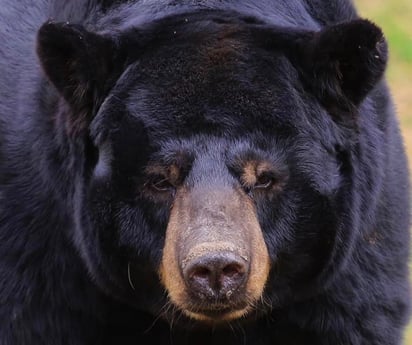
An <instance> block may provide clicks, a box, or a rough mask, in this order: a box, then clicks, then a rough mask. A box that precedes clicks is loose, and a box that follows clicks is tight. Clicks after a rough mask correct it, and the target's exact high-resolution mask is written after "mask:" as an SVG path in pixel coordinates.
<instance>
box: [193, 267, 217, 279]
mask: <svg viewBox="0 0 412 345" xmlns="http://www.w3.org/2000/svg"><path fill="white" fill-rule="evenodd" d="M211 274H212V272H211V271H210V269H208V268H207V267H202V266H200V267H194V269H193V270H192V271H191V272H190V274H189V277H190V278H191V279H196V278H199V279H208V278H209V277H210V276H211Z"/></svg>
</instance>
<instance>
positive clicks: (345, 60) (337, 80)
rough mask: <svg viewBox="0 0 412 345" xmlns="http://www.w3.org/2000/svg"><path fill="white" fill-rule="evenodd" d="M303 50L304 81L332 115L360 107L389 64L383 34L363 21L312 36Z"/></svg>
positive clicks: (333, 27)
mask: <svg viewBox="0 0 412 345" xmlns="http://www.w3.org/2000/svg"><path fill="white" fill-rule="evenodd" d="M300 48H301V50H300V54H299V55H300V57H301V59H302V60H300V64H301V67H302V70H303V75H304V79H306V81H307V83H308V84H309V85H310V86H311V88H312V89H313V92H314V93H315V95H316V96H317V97H318V99H319V100H320V101H321V102H322V103H323V104H324V106H325V107H326V108H329V109H332V111H333V110H335V109H336V107H338V108H340V109H341V110H344V111H349V110H350V109H352V108H353V106H355V107H357V106H359V104H360V103H361V102H362V101H363V100H364V98H365V97H366V96H367V94H368V93H369V92H370V91H371V90H372V89H373V88H374V87H375V85H376V84H377V83H378V81H379V80H380V79H381V78H382V76H383V73H384V71H385V68H386V64H387V60H388V48H387V43H386V41H385V38H384V36H383V33H382V31H381V30H380V29H379V28H378V27H377V26H376V25H374V24H373V23H371V22H369V21H367V20H362V19H358V20H354V21H351V22H346V23H342V24H337V25H334V26H330V27H327V28H325V29H323V30H321V31H319V32H316V33H313V35H312V36H311V38H310V39H308V40H304V42H303V43H302V44H301V47H300Z"/></svg>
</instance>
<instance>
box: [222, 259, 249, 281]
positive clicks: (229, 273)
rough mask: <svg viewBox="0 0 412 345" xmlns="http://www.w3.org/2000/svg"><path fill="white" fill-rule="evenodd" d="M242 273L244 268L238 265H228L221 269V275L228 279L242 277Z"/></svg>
mask: <svg viewBox="0 0 412 345" xmlns="http://www.w3.org/2000/svg"><path fill="white" fill-rule="evenodd" d="M244 273H245V266H244V265H241V264H238V263H232V264H229V265H227V266H225V267H224V268H223V269H222V275H223V276H225V277H228V278H236V276H239V275H243V274H244Z"/></svg>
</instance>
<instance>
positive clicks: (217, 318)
mask: <svg viewBox="0 0 412 345" xmlns="http://www.w3.org/2000/svg"><path fill="white" fill-rule="evenodd" d="M249 311H250V306H246V307H244V308H239V309H235V308H223V309H220V310H216V309H196V311H192V310H189V309H186V310H183V312H184V314H186V315H187V316H189V317H190V318H192V319H195V320H198V321H201V322H206V323H222V322H229V321H232V320H236V319H239V318H243V317H245V316H246V315H247V314H248V313H249Z"/></svg>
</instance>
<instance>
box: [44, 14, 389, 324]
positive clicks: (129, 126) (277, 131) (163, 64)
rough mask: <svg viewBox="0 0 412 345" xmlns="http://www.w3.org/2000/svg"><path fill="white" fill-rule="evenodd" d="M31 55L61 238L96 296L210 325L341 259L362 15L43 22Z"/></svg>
mask: <svg viewBox="0 0 412 345" xmlns="http://www.w3.org/2000/svg"><path fill="white" fill-rule="evenodd" d="M38 53H39V56H40V60H41V63H42V66H43V69H44V71H45V73H46V75H47V76H48V78H49V79H50V81H51V82H52V83H53V84H54V85H55V87H56V88H57V90H58V91H59V92H60V94H61V96H62V99H63V100H64V102H62V104H61V105H60V106H61V109H60V116H61V118H62V119H63V121H64V122H65V123H66V128H67V132H68V136H70V137H71V138H72V140H73V141H77V142H80V143H81V144H79V147H80V149H79V158H78V159H82V160H84V167H85V168H84V169H85V170H84V171H83V172H82V174H79V176H77V177H76V193H75V197H76V203H75V204H76V206H75V209H74V217H75V219H76V231H75V233H74V234H73V240H74V243H75V244H76V245H77V247H78V249H79V252H80V254H81V255H82V257H83V259H84V262H85V264H86V266H87V267H88V269H89V271H90V273H91V275H92V276H93V277H94V279H95V280H96V282H97V284H98V285H99V286H100V287H101V288H102V289H103V290H105V291H106V292H107V293H109V294H110V295H114V296H116V297H117V298H119V299H121V300H123V301H125V302H127V303H128V304H132V305H135V306H136V307H137V308H139V309H141V310H142V309H143V310H148V311H150V312H152V313H153V314H155V315H158V314H162V316H164V317H165V318H169V317H172V315H173V314H176V313H182V314H183V315H185V316H188V317H190V318H193V319H196V320H199V321H201V322H208V323H210V322H212V323H221V322H223V321H231V320H234V319H239V318H248V317H256V315H257V314H259V313H264V312H265V311H266V310H267V307H268V306H269V307H270V308H273V307H278V306H279V307H280V306H282V305H284V304H287V303H288V302H290V301H291V300H292V299H293V300H296V299H299V298H303V297H305V296H306V297H307V296H308V295H311V294H312V293H313V292H314V291H316V290H317V289H318V288H319V286H321V285H325V284H327V283H328V281H329V280H330V279H331V277H332V276H333V274H335V273H336V272H337V271H339V267H340V265H343V263H344V261H345V258H346V257H347V256H348V255H350V250H351V243H352V241H353V238H354V236H355V232H356V226H357V225H356V217H355V218H351V219H349V218H350V217H348V216H347V215H348V214H350V213H351V210H353V209H354V208H355V209H356V208H357V203H358V202H359V201H358V200H357V199H356V198H355V197H353V189H354V188H356V184H355V183H354V181H355V180H356V179H355V178H354V175H356V169H355V168H354V166H353V160H354V157H353V156H352V155H353V148H354V147H356V144H357V139H356V130H357V109H358V107H359V104H360V103H361V102H362V100H363V99H364V98H365V97H366V96H367V94H368V93H369V92H370V90H371V89H372V88H373V87H374V86H375V85H376V83H377V82H378V81H379V79H380V78H381V76H382V73H383V71H384V68H385V66H386V43H385V41H384V39H383V37H382V33H381V32H380V30H379V29H378V28H377V27H376V26H374V25H373V24H371V23H369V22H367V21H362V20H357V21H354V22H350V23H344V24H339V25H337V26H336V27H331V28H326V29H324V30H322V31H320V32H308V31H299V30H294V29H285V28H280V27H272V26H268V25H266V24H263V23H260V22H259V21H251V20H250V18H244V17H242V16H241V15H238V14H236V13H224V12H219V13H213V12H211V13H206V12H202V13H188V14H185V15H177V16H172V17H169V18H164V19H162V20H159V21H158V22H154V23H149V24H147V26H143V27H138V28H134V27H133V28H128V29H127V30H124V31H122V32H120V33H118V34H116V35H115V36H109V35H107V34H95V33H91V32H89V31H86V30H85V29H84V28H83V27H79V26H75V25H70V24H54V23H48V24H45V25H44V26H43V27H42V29H41V30H40V32H39V36H38ZM80 175H81V176H80ZM347 229H351V231H347ZM332 266H333V269H332ZM168 305H171V306H172V307H171V308H169V307H168Z"/></svg>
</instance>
